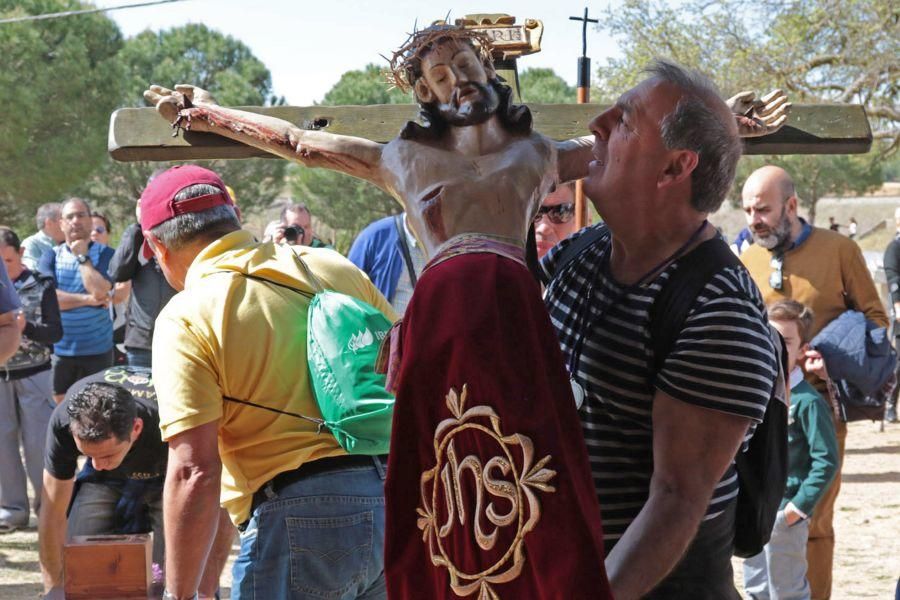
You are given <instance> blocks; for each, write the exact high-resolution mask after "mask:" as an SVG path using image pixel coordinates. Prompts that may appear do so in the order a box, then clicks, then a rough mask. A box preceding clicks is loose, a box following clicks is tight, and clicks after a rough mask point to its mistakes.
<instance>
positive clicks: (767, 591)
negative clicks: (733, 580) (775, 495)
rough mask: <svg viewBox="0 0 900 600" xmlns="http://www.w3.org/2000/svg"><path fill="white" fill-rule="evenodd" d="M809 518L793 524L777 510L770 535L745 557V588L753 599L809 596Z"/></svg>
mask: <svg viewBox="0 0 900 600" xmlns="http://www.w3.org/2000/svg"><path fill="white" fill-rule="evenodd" d="M808 537H809V520H808V519H804V520H802V521H798V522H797V523H794V524H793V525H790V526H789V525H788V524H787V523H786V522H785V520H784V511H783V510H780V511H778V516H777V517H775V526H774V527H773V528H772V537H771V538H770V539H769V543H768V544H766V547H765V548H763V551H762V552H760V553H759V554H757V555H756V556H751V557H750V558H748V559H746V560H745V561H744V588H745V591H746V592H747V594H748V595H749V596H750V598H752V599H753V600H809V597H810V590H809V583H808V582H807V581H806V540H807V538H808Z"/></svg>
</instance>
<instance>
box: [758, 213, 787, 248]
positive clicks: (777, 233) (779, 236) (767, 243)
mask: <svg viewBox="0 0 900 600" xmlns="http://www.w3.org/2000/svg"><path fill="white" fill-rule="evenodd" d="M750 235H752V236H753V241H754V242H756V243H757V244H759V245H760V246H762V247H763V248H765V249H766V250H776V249H778V248H784V247H785V246H786V245H787V244H788V242H790V240H791V222H790V220H789V219H782V220H781V222H780V223H779V224H778V226H777V227H776V228H774V229H773V230H772V233H770V234H769V235H766V236H759V235H756V233H754V232H753V231H751V232H750Z"/></svg>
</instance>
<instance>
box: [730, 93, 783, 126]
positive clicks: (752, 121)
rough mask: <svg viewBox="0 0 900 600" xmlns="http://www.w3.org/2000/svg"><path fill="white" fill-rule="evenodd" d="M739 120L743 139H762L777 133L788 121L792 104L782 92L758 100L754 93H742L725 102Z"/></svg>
mask: <svg viewBox="0 0 900 600" xmlns="http://www.w3.org/2000/svg"><path fill="white" fill-rule="evenodd" d="M725 103H726V104H727V105H728V108H730V109H731V112H733V113H734V116H735V119H736V120H737V126H738V133H739V134H740V136H741V137H760V136H763V135H769V134H770V133H775V132H776V131H778V130H779V129H781V126H782V125H784V124H785V122H786V121H787V115H788V112H789V111H790V110H791V103H790V102H788V101H787V95H786V94H785V93H784V92H782V91H781V90H773V91H771V92H769V93H768V94H766V95H765V96H763V97H762V98H756V94H754V93H753V92H741V93H739V94H737V95H735V96H732V97H731V98H729V99H728V100H726V101H725Z"/></svg>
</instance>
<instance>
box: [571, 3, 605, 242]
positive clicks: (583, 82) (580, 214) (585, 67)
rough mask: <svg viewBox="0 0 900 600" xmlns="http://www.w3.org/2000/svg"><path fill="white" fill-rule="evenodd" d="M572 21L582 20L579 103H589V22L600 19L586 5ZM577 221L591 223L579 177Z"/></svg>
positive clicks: (576, 192) (577, 184) (581, 225)
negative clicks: (582, 14)
mask: <svg viewBox="0 0 900 600" xmlns="http://www.w3.org/2000/svg"><path fill="white" fill-rule="evenodd" d="M569 20H571V21H581V56H579V57H578V97H577V99H578V104H588V103H589V102H590V101H591V59H590V58H588V56H587V24H588V23H597V22H599V21H598V19H589V18H588V9H587V7H585V9H584V16H583V17H569ZM575 222H576V223H577V224H578V228H579V229H581V228H582V227H586V226H587V225H589V224H590V212H589V211H588V206H587V203H586V202H585V199H584V183H583V180H581V179H579V180H578V181H576V182H575Z"/></svg>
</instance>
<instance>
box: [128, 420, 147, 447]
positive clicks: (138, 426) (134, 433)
mask: <svg viewBox="0 0 900 600" xmlns="http://www.w3.org/2000/svg"><path fill="white" fill-rule="evenodd" d="M143 430H144V420H143V419H142V418H140V417H135V418H134V426H133V427H132V429H131V437H132V440H131V441H132V442H134V441H135V440H137V439H138V438H139V437H140V436H141V432H142V431H143Z"/></svg>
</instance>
